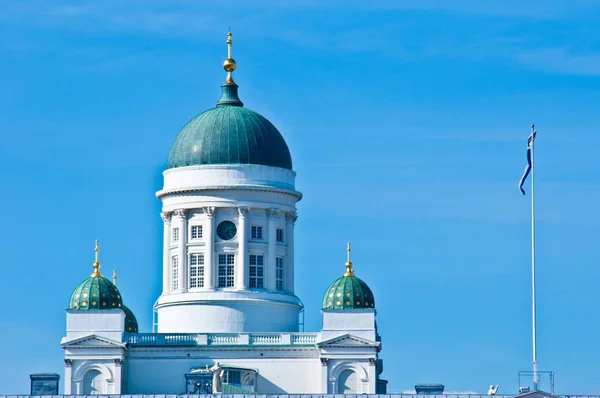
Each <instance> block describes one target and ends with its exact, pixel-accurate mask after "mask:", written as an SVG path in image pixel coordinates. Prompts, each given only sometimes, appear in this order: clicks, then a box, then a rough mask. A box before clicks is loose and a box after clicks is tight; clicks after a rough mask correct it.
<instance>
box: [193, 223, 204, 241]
mask: <svg viewBox="0 0 600 398" xmlns="http://www.w3.org/2000/svg"><path fill="white" fill-rule="evenodd" d="M192 239H202V225H192Z"/></svg>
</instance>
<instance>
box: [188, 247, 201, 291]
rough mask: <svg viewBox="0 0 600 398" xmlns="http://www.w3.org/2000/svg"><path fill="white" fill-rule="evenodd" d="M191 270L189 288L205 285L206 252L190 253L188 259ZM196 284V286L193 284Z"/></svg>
mask: <svg viewBox="0 0 600 398" xmlns="http://www.w3.org/2000/svg"><path fill="white" fill-rule="evenodd" d="M199 260H200V261H199ZM188 264H189V267H190V272H189V278H188V285H189V287H188V288H189V289H199V288H203V287H204V275H205V270H204V265H205V263H204V253H190V255H189V261H188ZM193 284H195V286H192V285H193Z"/></svg>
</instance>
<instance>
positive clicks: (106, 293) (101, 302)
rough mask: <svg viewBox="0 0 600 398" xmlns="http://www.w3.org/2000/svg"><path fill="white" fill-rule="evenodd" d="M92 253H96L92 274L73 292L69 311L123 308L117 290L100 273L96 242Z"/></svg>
mask: <svg viewBox="0 0 600 398" xmlns="http://www.w3.org/2000/svg"><path fill="white" fill-rule="evenodd" d="M94 251H95V252H96V261H94V265H93V267H94V272H93V273H92V275H90V277H89V278H87V279H85V280H84V281H83V282H81V283H80V284H79V285H78V286H77V287H76V288H75V290H73V293H72V294H71V300H70V301H69V309H70V310H110V309H113V308H114V309H117V308H121V307H122V306H123V300H122V299H121V293H119V289H117V287H116V286H115V285H114V284H113V283H112V282H111V281H109V280H108V279H106V278H105V277H104V276H102V274H101V273H100V263H99V262H98V253H99V252H100V249H99V248H98V241H96V248H95V249H94ZM115 278H116V275H115Z"/></svg>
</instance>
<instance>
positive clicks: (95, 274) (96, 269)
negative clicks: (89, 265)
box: [91, 240, 102, 278]
mask: <svg viewBox="0 0 600 398" xmlns="http://www.w3.org/2000/svg"><path fill="white" fill-rule="evenodd" d="M94 251H95V252H96V261H95V262H94V265H93V267H94V272H92V275H91V277H92V278H98V277H101V276H102V274H101V273H100V271H99V269H100V263H99V262H98V253H99V252H100V249H99V248H98V240H96V248H95V249H94Z"/></svg>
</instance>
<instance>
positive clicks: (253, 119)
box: [168, 83, 292, 170]
mask: <svg viewBox="0 0 600 398" xmlns="http://www.w3.org/2000/svg"><path fill="white" fill-rule="evenodd" d="M237 88H238V86H237V84H235V83H229V84H224V85H223V86H222V90H223V94H222V96H221V100H220V101H219V102H218V103H217V107H216V108H213V109H209V110H207V111H205V112H203V113H201V114H200V115H198V116H196V117H195V118H193V119H192V120H191V121H190V122H188V124H186V125H185V127H184V128H183V129H182V130H181V132H180V133H179V135H178V136H177V138H176V139H175V142H174V143H173V145H172V146H171V152H170V153H169V161H168V167H169V168H175V167H183V166H194V165H221V164H257V165H264V166H273V167H281V168H285V169H290V170H291V169H292V157H291V155H290V150H289V149H288V146H287V144H286V143H285V140H284V139H283V137H282V136H281V134H280V133H279V131H278V130H277V128H276V127H275V126H273V124H272V123H271V122H269V121H268V120H267V119H266V118H264V117H263V116H261V115H259V114H258V113H256V112H254V111H251V110H250V109H246V108H244V107H243V104H242V102H241V101H240V99H239V98H238V95H237Z"/></svg>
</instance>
